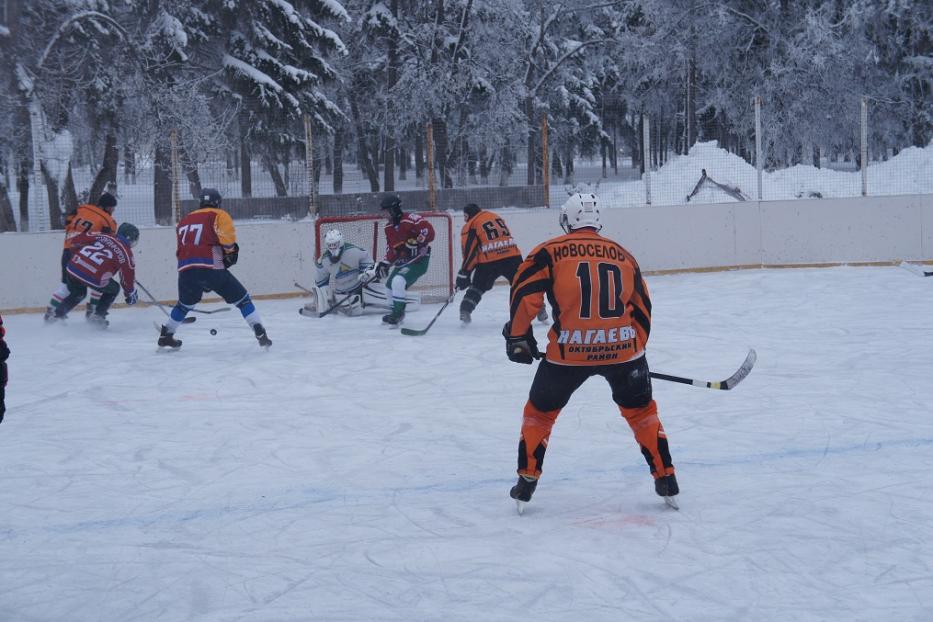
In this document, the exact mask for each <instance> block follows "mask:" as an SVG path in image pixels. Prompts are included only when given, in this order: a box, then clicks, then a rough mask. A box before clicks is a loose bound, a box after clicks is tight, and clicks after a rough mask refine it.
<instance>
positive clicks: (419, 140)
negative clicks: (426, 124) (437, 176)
mask: <svg viewBox="0 0 933 622" xmlns="http://www.w3.org/2000/svg"><path fill="white" fill-rule="evenodd" d="M415 179H418V180H421V179H424V135H423V134H422V133H421V126H420V125H419V126H418V127H417V128H415Z"/></svg>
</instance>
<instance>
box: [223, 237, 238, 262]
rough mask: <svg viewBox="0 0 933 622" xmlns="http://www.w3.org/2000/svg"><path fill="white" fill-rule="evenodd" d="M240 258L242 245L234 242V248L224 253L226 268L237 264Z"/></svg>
mask: <svg viewBox="0 0 933 622" xmlns="http://www.w3.org/2000/svg"><path fill="white" fill-rule="evenodd" d="M239 258H240V245H239V244H237V243H236V242H234V243H233V250H232V251H230V252H229V253H224V268H229V267H230V266H235V265H236V262H237V260H238V259H239Z"/></svg>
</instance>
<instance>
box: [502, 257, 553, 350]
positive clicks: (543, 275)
mask: <svg viewBox="0 0 933 622" xmlns="http://www.w3.org/2000/svg"><path fill="white" fill-rule="evenodd" d="M553 284H554V274H553V270H552V261H551V255H550V254H549V253H548V252H547V250H546V249H545V248H544V247H543V245H542V246H539V247H537V248H535V249H534V250H533V251H531V254H530V255H528V257H526V258H525V260H524V261H523V262H522V264H521V265H520V266H519V268H518V272H516V273H515V279H514V280H513V281H512V292H511V296H510V297H509V321H510V322H511V335H512V336H513V337H518V336H521V335H524V334H526V333H527V332H528V330H529V329H530V328H531V322H532V320H534V319H535V316H537V315H538V311H540V310H541V308H542V307H543V306H544V297H545V295H546V294H547V293H548V292H550V291H552V289H553Z"/></svg>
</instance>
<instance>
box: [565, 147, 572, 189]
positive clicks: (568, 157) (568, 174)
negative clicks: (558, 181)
mask: <svg viewBox="0 0 933 622" xmlns="http://www.w3.org/2000/svg"><path fill="white" fill-rule="evenodd" d="M564 183H565V184H571V185H572V184H573V145H572V144H568V145H567V151H566V152H565V153H564Z"/></svg>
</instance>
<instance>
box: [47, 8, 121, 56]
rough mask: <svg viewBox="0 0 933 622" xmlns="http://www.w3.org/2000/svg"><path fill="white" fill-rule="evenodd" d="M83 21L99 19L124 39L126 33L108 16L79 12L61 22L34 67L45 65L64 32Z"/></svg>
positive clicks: (91, 12)
mask: <svg viewBox="0 0 933 622" xmlns="http://www.w3.org/2000/svg"><path fill="white" fill-rule="evenodd" d="M84 19H90V20H95V19H99V20H101V21H104V22H108V23H109V24H110V25H111V26H113V27H114V28H116V30H117V32H118V33H119V35H120V37H121V38H123V39H126V33H125V32H124V30H123V27H122V26H120V24H118V23H117V22H116V20H114V19H113V18H112V17H110V16H109V15H104V14H103V13H100V12H98V11H81V12H80V13H75V14H74V15H72V16H71V17H69V18H68V19H66V20H65V21H64V22H62V24H61V25H60V26H59V27H58V29H57V30H56V31H55V34H53V35H52V38H51V39H49V42H48V44H46V46H45V49H44V50H42V55H41V56H39V62H37V63H36V67H39V68H41V67H42V65H43V64H44V63H45V60H46V59H47V58H48V56H49V54H50V53H51V52H52V48H53V47H55V44H56V43H58V40H59V39H61V38H62V36H64V34H65V31H67V30H68V28H70V27H71V26H72V24H77V23H79V22H80V21H81V20H84Z"/></svg>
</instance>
